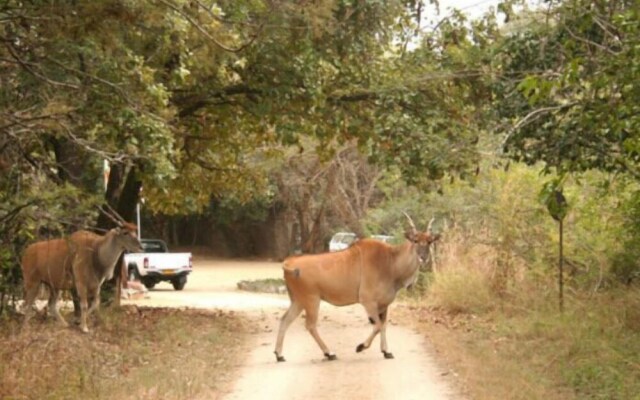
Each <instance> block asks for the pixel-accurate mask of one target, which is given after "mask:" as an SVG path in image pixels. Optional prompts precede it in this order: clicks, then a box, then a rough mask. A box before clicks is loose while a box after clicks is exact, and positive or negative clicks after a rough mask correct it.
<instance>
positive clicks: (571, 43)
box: [492, 0, 640, 179]
mask: <svg viewBox="0 0 640 400" xmlns="http://www.w3.org/2000/svg"><path fill="white" fill-rule="evenodd" d="M524 17H525V18H527V17H528V18H529V21H528V24H527V25H521V26H520V27H518V28H515V30H514V31H512V32H510V33H509V34H508V35H506V36H505V37H504V38H503V39H502V40H500V41H499V42H498V45H497V46H496V48H495V56H494V58H493V61H492V64H493V67H494V68H496V69H497V70H499V71H500V72H501V77H499V79H497V80H496V81H495V83H494V85H493V88H494V93H495V98H496V100H497V101H496V106H497V112H498V115H499V116H500V117H501V118H502V119H503V121H504V122H505V123H506V124H507V126H510V127H511V128H510V130H509V131H508V132H507V140H506V141H505V149H506V150H507V152H508V154H510V155H511V156H512V157H514V158H515V159H518V160H522V161H525V162H527V163H531V164H533V163H536V162H538V161H543V162H544V163H545V167H546V168H549V169H551V168H555V169H557V170H559V171H578V172H582V171H586V170H589V169H599V170H603V171H612V172H623V173H629V174H631V175H632V176H634V177H635V178H636V179H637V177H638V176H640V175H639V174H638V171H639V169H638V161H640V159H639V158H638V154H639V153H638V148H637V142H638V137H637V135H638V132H639V131H640V130H639V129H638V127H639V122H640V120H639V119H638V115H640V113H639V112H638V111H639V109H638V99H639V93H638V91H637V90H636V89H635V87H636V85H635V84H634V82H636V81H637V80H638V78H639V77H640V68H639V65H640V64H638V59H639V57H638V46H637V45H636V44H637V43H638V40H639V38H640V36H639V35H640V30H639V27H640V23H639V18H638V10H637V7H636V4H635V3H634V2H625V1H623V2H608V1H596V2H593V1H583V0H569V1H563V2H559V3H557V5H555V6H551V7H550V8H549V12H548V13H538V14H533V13H532V14H528V15H525V16H524Z"/></svg>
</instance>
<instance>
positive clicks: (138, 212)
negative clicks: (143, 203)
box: [136, 202, 142, 239]
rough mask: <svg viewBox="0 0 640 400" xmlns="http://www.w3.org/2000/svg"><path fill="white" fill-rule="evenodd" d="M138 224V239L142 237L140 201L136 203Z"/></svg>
mask: <svg viewBox="0 0 640 400" xmlns="http://www.w3.org/2000/svg"><path fill="white" fill-rule="evenodd" d="M136 224H137V225H138V239H142V235H141V232H142V231H141V228H140V202H138V203H136Z"/></svg>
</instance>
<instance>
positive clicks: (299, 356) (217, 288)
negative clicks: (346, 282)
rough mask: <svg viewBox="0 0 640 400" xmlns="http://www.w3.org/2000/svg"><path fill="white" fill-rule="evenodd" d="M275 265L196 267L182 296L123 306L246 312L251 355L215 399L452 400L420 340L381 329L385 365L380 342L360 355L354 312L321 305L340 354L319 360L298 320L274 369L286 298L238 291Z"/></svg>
mask: <svg viewBox="0 0 640 400" xmlns="http://www.w3.org/2000/svg"><path fill="white" fill-rule="evenodd" d="M278 277H281V267H280V264H278V263H267V262H252V261H226V260H207V259H205V260H196V261H194V272H193V273H192V274H191V275H190V277H189V281H188V282H187V285H186V287H185V289H184V290H183V291H181V292H177V291H174V290H173V288H172V287H171V285H170V284H169V283H164V282H163V283H160V284H158V285H157V286H156V289H155V290H153V291H151V292H150V294H149V298H147V299H139V300H132V301H127V302H129V303H134V304H137V305H148V306H175V307H181V306H189V307H200V308H223V309H232V310H237V311H241V312H244V313H247V314H249V315H250V316H251V318H253V319H255V321H256V330H255V332H254V338H253V341H254V344H253V346H252V347H251V348H252V349H253V351H251V352H249V353H248V354H247V356H246V361H245V362H244V363H243V367H242V368H241V371H240V373H239V379H238V380H237V381H236V382H235V384H233V385H232V387H231V389H230V391H229V393H224V394H220V396H217V397H220V398H224V399H229V400H236V399H287V400H288V399H291V400H294V399H305V400H307V399H334V400H337V399H398V400H404V399H416V400H418V399H419V400H427V399H428V400H437V399H457V398H459V396H457V395H455V394H454V392H453V391H452V390H451V389H450V387H448V386H447V384H446V383H445V382H444V379H443V377H442V376H441V375H442V373H441V371H439V370H438V368H437V367H436V366H435V364H434V362H433V360H432V357H431V355H430V354H429V353H428V346H427V345H426V344H425V343H424V341H423V339H422V338H421V336H419V335H418V334H416V333H414V332H412V331H411V330H409V329H407V328H404V327H402V326H398V325H395V324H393V306H392V308H391V311H390V318H391V325H390V326H389V327H388V329H387V340H388V342H389V348H390V351H392V352H393V353H394V355H395V357H396V358H395V359H393V360H385V359H384V358H383V357H382V354H381V353H380V349H379V340H377V339H376V340H375V341H374V343H373V345H372V347H371V348H370V349H368V350H366V351H364V352H362V353H356V352H355V348H356V346H357V345H358V344H359V343H361V342H362V341H364V339H365V338H366V337H367V336H368V334H369V333H370V329H371V328H370V325H369V324H368V321H367V319H366V315H365V313H364V311H363V309H362V307H361V306H359V305H354V306H349V307H342V308H337V307H333V306H331V305H327V304H323V305H322V306H321V310H320V321H319V323H318V329H319V331H320V335H321V336H322V337H323V339H324V341H325V342H326V343H327V345H328V346H329V347H330V348H331V350H332V351H333V352H335V353H336V354H337V355H338V360H337V361H332V362H327V361H324V360H323V356H322V353H321V351H320V349H319V348H318V346H317V345H316V343H315V341H314V340H313V339H312V338H311V335H309V334H308V333H307V331H306V330H305V329H304V320H303V318H298V319H297V320H296V321H295V322H294V323H293V324H292V325H291V327H290V328H289V330H288V332H287V336H286V337H285V343H284V351H283V352H284V356H285V357H286V358H287V362H285V363H276V362H275V356H274V355H273V347H274V344H275V337H276V334H277V326H278V322H279V318H280V316H281V315H282V313H283V312H284V311H285V310H286V309H287V307H288V305H289V299H288V297H287V296H286V295H266V294H254V293H246V292H241V291H238V290H236V283H237V282H238V281H239V280H243V279H260V278H278Z"/></svg>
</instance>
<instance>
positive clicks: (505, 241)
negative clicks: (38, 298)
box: [0, 0, 640, 305]
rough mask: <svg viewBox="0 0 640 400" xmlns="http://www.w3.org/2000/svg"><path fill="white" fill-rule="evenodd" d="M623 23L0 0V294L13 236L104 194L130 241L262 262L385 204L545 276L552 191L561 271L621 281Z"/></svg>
mask: <svg viewBox="0 0 640 400" xmlns="http://www.w3.org/2000/svg"><path fill="white" fill-rule="evenodd" d="M638 39H639V33H638V9H637V7H635V3H634V2H633V1H595V2H594V1H579V0H572V1H544V2H541V3H540V4H531V3H523V2H518V1H504V2H501V3H499V4H498V6H497V9H492V12H488V13H487V14H486V15H485V16H484V17H482V18H479V19H475V20H468V19H467V17H466V15H465V14H464V13H462V12H459V11H454V12H451V13H438V4H437V2H435V1H434V2H423V1H407V0H405V1H400V0H398V1H393V0H388V1H373V0H366V1H365V0H361V1H355V0H326V1H317V2H307V1H297V2H287V1H235V0H234V1H206V0H195V1H186V0H185V1H181V0H157V1H149V2H136V1H126V0H105V1H102V0H100V1H56V2H51V1H35V0H34V1H12V0H4V1H2V2H1V3H0V117H1V118H0V172H1V175H0V187H1V191H0V231H1V236H0V263H1V269H0V271H1V272H0V292H1V293H0V296H2V304H3V305H4V304H6V303H5V301H6V300H7V299H8V297H9V296H10V295H13V294H14V293H15V292H16V291H19V286H20V285H19V281H20V272H19V257H20V254H21V251H22V249H23V248H24V246H25V245H26V244H27V243H29V242H32V241H35V240H38V239H46V238H51V237H59V236H62V235H65V234H67V233H69V232H71V231H74V230H77V229H82V228H86V227H94V228H95V227H98V228H107V227H109V221H108V220H107V219H106V218H105V217H104V216H101V215H99V213H98V208H97V206H98V205H99V204H102V203H103V202H105V201H106V202H108V203H110V204H111V205H113V206H114V208H116V209H117V210H118V211H119V212H120V214H122V215H123V216H124V217H125V218H126V219H128V220H131V221H135V210H136V205H137V204H138V203H140V204H141V212H142V220H141V228H142V235H143V237H150V236H153V237H162V238H164V239H166V240H167V241H168V242H169V243H170V244H171V245H174V246H201V247H203V248H207V249H211V251H213V252H214V253H216V254H219V255H223V256H242V257H246V256H260V257H271V258H274V259H281V258H283V257H284V256H286V255H287V254H290V253H292V252H294V251H303V252H318V251H323V250H325V249H326V245H327V242H328V240H329V238H330V237H331V235H332V233H334V232H335V231H337V230H350V231H353V232H356V233H357V234H358V235H359V236H367V235H370V234H376V233H384V234H394V235H396V236H397V237H398V238H399V240H401V238H402V228H403V226H402V223H403V220H402V218H403V217H402V211H406V212H408V213H409V214H410V215H412V216H413V218H414V219H415V220H416V221H422V225H426V223H427V221H429V220H430V219H431V218H435V224H434V227H435V229H438V230H440V231H445V230H446V232H447V233H446V236H445V237H446V238H447V239H445V240H446V241H449V242H448V243H450V244H452V243H454V242H455V243H457V244H458V245H459V246H458V247H459V248H458V250H456V252H455V254H457V256H458V257H463V255H464V254H472V253H473V252H479V253H478V254H477V257H478V258H482V259H483V264H485V263H486V264H487V265H489V266H490V268H491V269H492V271H494V273H493V275H492V276H494V278H495V279H496V280H499V281H500V282H494V283H495V284H496V285H497V286H498V287H501V288H502V289H505V288H506V287H507V286H508V285H509V284H510V282H515V281H514V280H515V279H517V278H518V277H521V278H522V277H523V276H524V275H528V276H536V277H538V278H540V277H545V276H549V279H550V276H551V275H552V273H553V269H554V268H555V260H556V258H557V240H558V238H557V233H556V231H557V227H556V224H555V222H554V220H553V219H552V218H551V217H550V216H549V215H548V212H547V209H546V207H545V204H546V203H545V199H547V198H548V194H549V193H552V192H553V191H562V192H563V193H564V194H565V196H566V197H567V199H568V205H569V208H568V213H567V217H566V218H567V222H566V229H567V233H566V235H567V237H566V239H565V242H566V246H567V249H566V251H565V257H566V263H567V265H568V272H567V273H568V274H569V275H570V276H571V277H572V279H575V281H576V284H579V287H581V288H584V289H588V290H599V289H602V288H604V287H606V286H607V285H613V284H615V283H616V282H620V283H623V284H633V282H634V280H635V279H636V278H637V277H638V274H639V273H640V268H639V265H638V261H637V260H638V255H639V253H640V247H639V246H638V245H637V244H638V239H639V237H640V236H639V235H640V229H639V226H640V224H639V218H640V196H639V192H638V178H640V165H639V161H640V131H639V108H640V105H639V104H640V102H639V101H638V100H640V89H639V87H638V85H637V81H638V78H639V71H640V59H639V57H638V51H639V50H638V49H639V48H640V47H639V46H638V43H639V41H638ZM107 165H108V169H109V173H108V174H105V171H106V169H107V168H106V166H107ZM105 178H106V180H105ZM479 249H484V250H482V251H480V250H479ZM481 254H484V255H481ZM476 260H477V258H476ZM486 260H490V261H486ZM470 262H473V261H470ZM502 289H500V290H502Z"/></svg>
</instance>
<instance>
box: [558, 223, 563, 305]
mask: <svg viewBox="0 0 640 400" xmlns="http://www.w3.org/2000/svg"><path fill="white" fill-rule="evenodd" d="M559 222H560V224H559V227H560V259H559V260H558V288H559V289H560V293H559V301H560V312H562V311H563V310H564V296H563V275H562V270H563V257H562V220H560V221H559Z"/></svg>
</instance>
